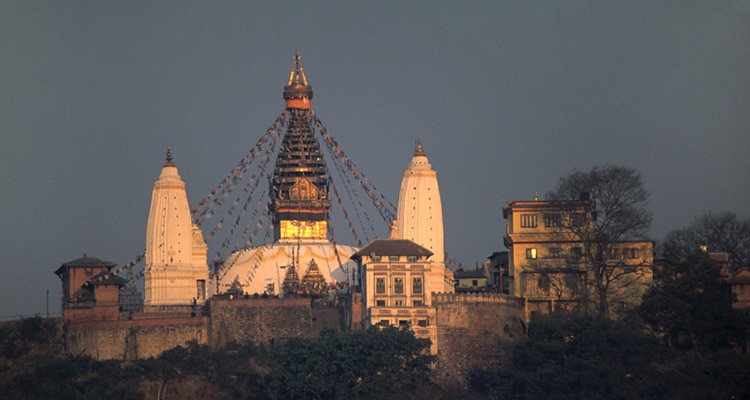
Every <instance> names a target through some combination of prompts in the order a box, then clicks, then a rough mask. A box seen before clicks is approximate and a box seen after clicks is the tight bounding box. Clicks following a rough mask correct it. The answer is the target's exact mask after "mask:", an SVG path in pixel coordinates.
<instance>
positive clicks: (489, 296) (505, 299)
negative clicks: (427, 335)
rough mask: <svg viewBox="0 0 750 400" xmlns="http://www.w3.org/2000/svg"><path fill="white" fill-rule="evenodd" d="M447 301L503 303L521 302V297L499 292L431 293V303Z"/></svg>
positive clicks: (436, 303)
mask: <svg viewBox="0 0 750 400" xmlns="http://www.w3.org/2000/svg"><path fill="white" fill-rule="evenodd" d="M448 303H504V304H513V305H518V304H523V299H520V298H518V297H514V296H510V295H507V294H499V293H484V292H481V293H476V292H474V293H447V292H440V293H435V292H433V293H432V304H433V305H439V304H448Z"/></svg>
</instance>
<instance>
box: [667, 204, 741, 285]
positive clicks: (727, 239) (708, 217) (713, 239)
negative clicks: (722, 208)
mask: <svg viewBox="0 0 750 400" xmlns="http://www.w3.org/2000/svg"><path fill="white" fill-rule="evenodd" d="M702 246H706V248H707V250H708V251H712V252H725V253H727V254H728V255H729V267H730V269H731V270H732V271H736V270H738V269H741V268H749V267H750V218H746V219H744V220H743V219H741V218H739V217H737V214H735V213H732V212H721V213H718V214H713V213H710V212H708V213H705V214H703V215H702V216H700V217H697V218H695V220H694V221H693V223H691V224H690V225H688V226H687V227H685V228H682V229H677V230H674V231H672V232H670V233H669V234H668V235H667V238H666V240H665V247H668V248H670V251H673V252H674V251H679V252H681V253H682V254H683V255H687V254H692V253H694V252H696V251H697V250H698V249H700V248H701V247H702Z"/></svg>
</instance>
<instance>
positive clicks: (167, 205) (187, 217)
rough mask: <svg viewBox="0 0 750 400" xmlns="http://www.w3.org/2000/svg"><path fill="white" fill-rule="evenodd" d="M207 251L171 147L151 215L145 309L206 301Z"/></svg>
mask: <svg viewBox="0 0 750 400" xmlns="http://www.w3.org/2000/svg"><path fill="white" fill-rule="evenodd" d="M207 253H208V246H207V245H206V241H205V239H204V238H203V233H202V232H201V230H200V229H199V228H198V226H197V225H195V224H194V223H193V221H192V218H191V214H190V207H189V205H188V199H187V194H186V192H185V183H184V182H183V181H182V179H181V178H180V174H179V173H178V171H177V167H176V166H175V164H174V163H173V161H172V153H171V151H170V150H169V149H167V158H166V162H165V163H164V165H163V167H162V170H161V175H159V178H158V179H157V181H156V182H155V183H154V188H153V191H152V194H151V208H150V211H149V214H148V226H147V228H146V267H145V269H144V280H145V282H144V292H145V294H144V295H145V299H144V303H143V305H144V308H145V309H147V308H148V307H150V306H174V305H192V304H203V302H204V301H205V299H206V290H207V284H208V277H209V272H208V264H207V262H206V260H207V257H206V256H207Z"/></svg>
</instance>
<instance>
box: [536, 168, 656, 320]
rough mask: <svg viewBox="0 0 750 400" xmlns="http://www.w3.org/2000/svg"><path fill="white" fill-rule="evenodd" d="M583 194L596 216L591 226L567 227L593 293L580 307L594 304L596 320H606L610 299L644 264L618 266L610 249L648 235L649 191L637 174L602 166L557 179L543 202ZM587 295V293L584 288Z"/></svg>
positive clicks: (619, 262)
mask: <svg viewBox="0 0 750 400" xmlns="http://www.w3.org/2000/svg"><path fill="white" fill-rule="evenodd" d="M584 193H585V194H588V195H589V196H591V198H592V199H593V200H594V201H595V202H596V211H595V212H596V214H595V218H590V219H591V221H590V223H577V222H576V221H572V222H571V223H569V224H567V225H566V226H565V227H566V229H567V230H568V231H569V232H570V233H572V234H574V235H575V236H576V237H577V238H578V239H579V240H580V241H581V243H582V245H583V246H582V247H583V248H582V254H581V256H582V257H583V259H584V261H585V264H586V268H587V273H586V274H585V281H586V282H585V283H586V286H587V287H588V288H591V289H592V290H593V292H594V296H593V298H584V303H586V304H584V306H585V307H587V308H588V306H589V305H590V304H593V305H594V306H595V309H596V313H597V314H598V315H599V316H600V317H608V316H609V312H610V297H611V296H613V295H614V294H615V293H618V292H622V291H624V290H626V289H627V287H628V286H632V285H635V284H637V283H639V280H638V279H635V278H634V276H635V275H634V274H635V273H637V272H639V271H640V269H641V268H642V266H640V265H639V266H636V265H634V264H633V263H623V262H621V261H620V258H619V256H618V257H614V256H613V254H614V252H613V249H614V246H617V242H619V241H624V240H636V239H638V240H640V239H644V238H645V237H646V234H647V232H648V229H649V227H650V225H651V213H650V212H649V211H648V210H646V205H647V203H648V198H649V196H650V193H649V192H648V191H647V190H646V189H645V188H644V187H643V182H642V181H641V174H640V173H639V172H637V171H635V170H633V169H631V168H627V167H622V166H603V167H594V168H592V169H591V171H589V172H581V171H574V172H573V173H571V174H569V175H567V176H564V177H562V178H560V182H559V183H558V185H557V187H556V188H555V189H554V190H552V191H550V192H548V193H547V199H548V200H553V201H554V200H578V199H580V196H581V195H582V194H584ZM585 292H586V294H588V290H586V291H585Z"/></svg>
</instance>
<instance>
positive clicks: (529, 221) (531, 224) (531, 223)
mask: <svg viewBox="0 0 750 400" xmlns="http://www.w3.org/2000/svg"><path fill="white" fill-rule="evenodd" d="M521 228H536V214H521Z"/></svg>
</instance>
